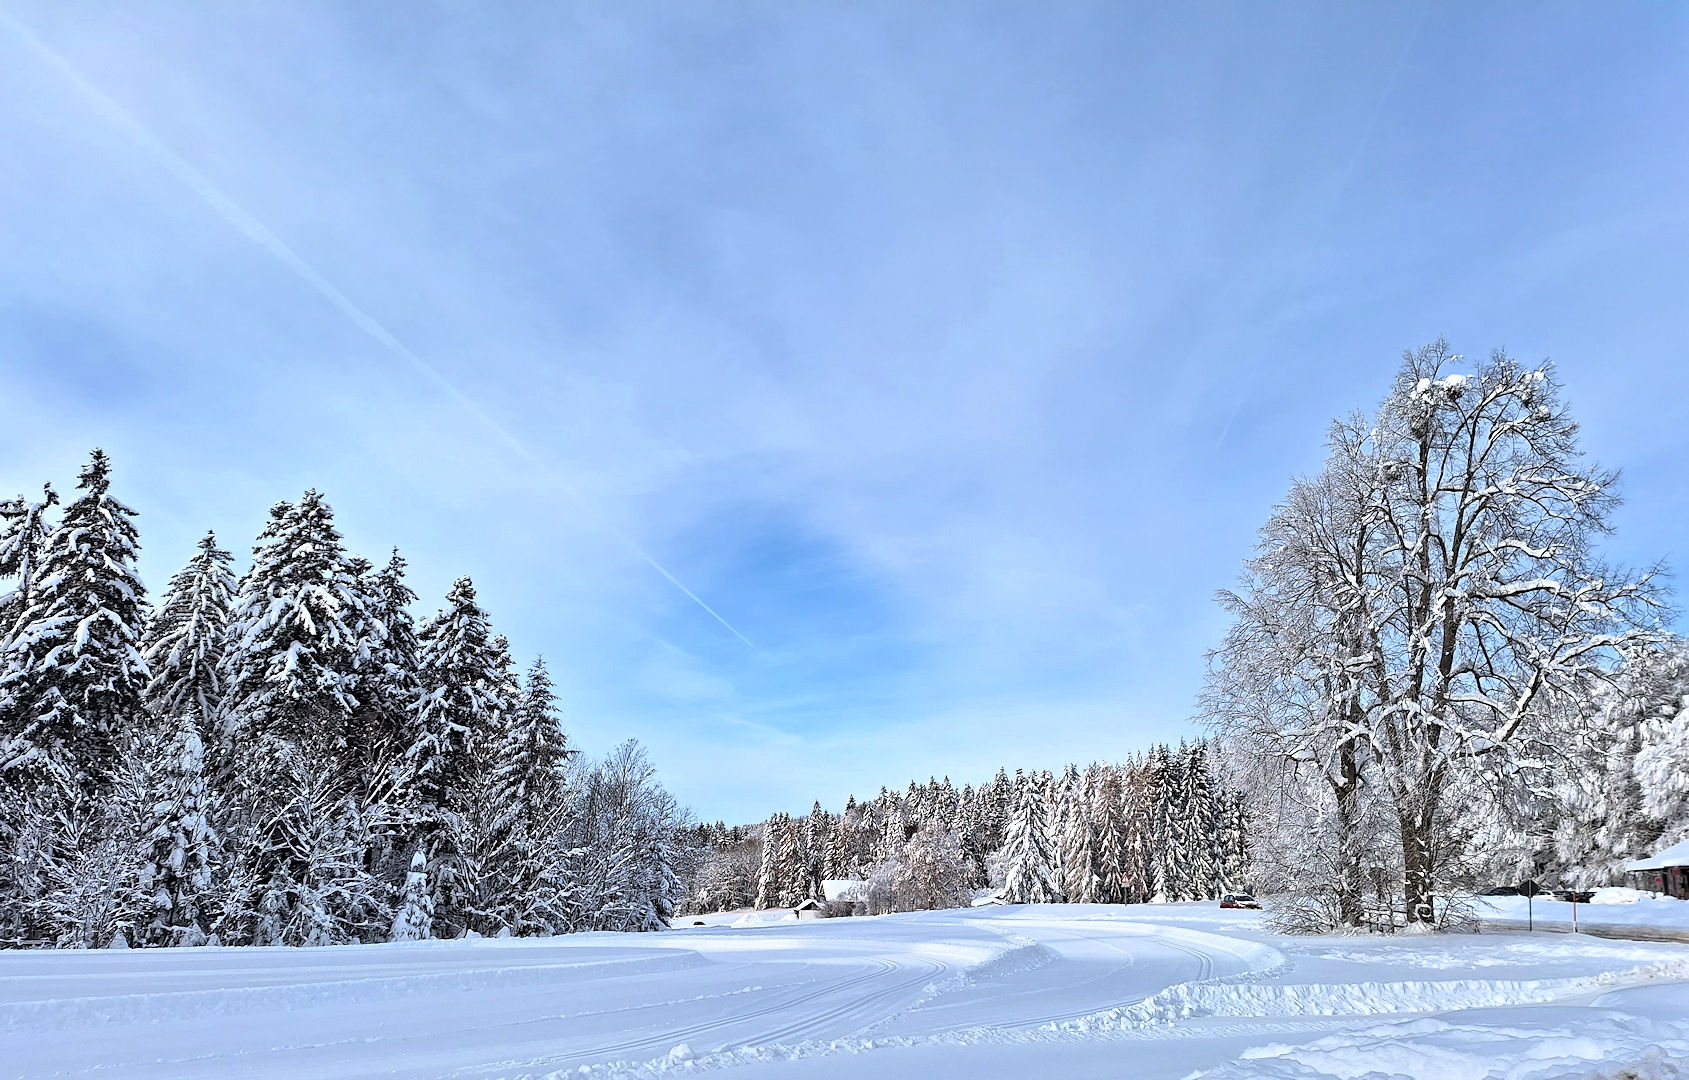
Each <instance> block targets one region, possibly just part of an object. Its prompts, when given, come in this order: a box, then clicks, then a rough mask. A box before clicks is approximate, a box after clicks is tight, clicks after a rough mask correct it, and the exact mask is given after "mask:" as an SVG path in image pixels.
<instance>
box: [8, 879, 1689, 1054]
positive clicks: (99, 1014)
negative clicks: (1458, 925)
mask: <svg viewBox="0 0 1689 1080" xmlns="http://www.w3.org/2000/svg"><path fill="white" fill-rule="evenodd" d="M694 921H701V922H703V923H705V924H706V925H702V926H694V925H692V923H693V922H694ZM1451 1010H1457V1011H1451ZM1686 1062H1689V945H1682V944H1675V943H1664V942H1637V941H1618V940H1608V939H1597V938H1591V937H1582V936H1580V937H1572V936H1570V935H1564V934H1539V935H1526V934H1523V933H1514V932H1505V933H1486V934H1482V935H1462V936H1448V937H1435V936H1424V937H1420V936H1415V937H1405V936H1395V937H1385V936H1353V937H1333V938H1282V937H1276V936H1274V935H1272V934H1270V933H1268V932H1267V931H1266V930H1265V929H1264V927H1263V925H1262V923H1261V921H1260V915H1259V913H1257V912H1246V911H1221V910H1220V909H1218V908H1217V907H1216V906H1214V905H1213V904H1200V905H1199V904H1167V905H1143V906H1137V907H1107V906H1095V905H1093V906H1077V905H1076V906H1063V905H1029V906H1009V907H992V908H972V909H964V910H961V911H944V912H922V913H917V914H909V915H889V916H880V917H876V918H849V919H812V918H804V919H801V920H794V919H793V918H792V914H791V912H790V911H789V910H788V911H782V912H730V913H725V914H723V915H715V916H708V917H704V918H703V919H701V920H692V919H683V920H680V925H679V926H677V928H676V929H675V930H674V931H671V932H666V933H658V934H646V935H618V934H580V935H574V936H570V937H562V938H548V939H538V940H520V939H517V940H513V939H477V940H469V941H425V942H404V943H391V944H385V945H368V946H340V947H334V948H323V949H282V948H273V949H271V948H227V949H224V948H198V949H149V950H139V949H136V950H129V951H123V952H113V951H99V952H9V953H0V1077H13V1076H16V1077H87V1078H96V1077H98V1078H104V1077H123V1078H137V1080H148V1078H162V1077H184V1078H190V1077H225V1076H237V1075H238V1076H243V1077H258V1078H282V1077H286V1078H342V1077H375V1076H382V1077H401V1078H405V1077H408V1078H421V1077H430V1078H434V1077H454V1078H464V1080H468V1078H478V1080H497V1078H516V1077H529V1078H540V1077H555V1078H560V1077H564V1076H571V1077H595V1076H606V1077H614V1076H677V1075H701V1074H704V1073H713V1072H721V1073H729V1074H732V1075H734V1076H736V1077H797V1078H821V1077H840V1078H843V1077H852V1078H855V1077H860V1076H861V1075H863V1073H864V1072H865V1071H871V1072H872V1073H873V1074H874V1075H875V1076H876V1077H881V1078H894V1077H917V1076H918V1077H936V1076H960V1075H967V1076H969V1077H977V1078H980V1080H991V1078H996V1077H1016V1078H1021V1077H1042V1076H1061V1077H1064V1078H1066V1077H1132V1078H1134V1080H1136V1078H1165V1080H1183V1078H1186V1077H1192V1076H1202V1077H1215V1078H1236V1077H1266V1078H1296V1080H1309V1078H1315V1080H1318V1078H1346V1080H1359V1078H1361V1077H1366V1078H1367V1080H1378V1078H1385V1077H1388V1078H1393V1077H1415V1078H1418V1077H1425V1078H1443V1077H1448V1078H1451V1080H1461V1078H1468V1077H1470V1078H1474V1080H1476V1078H1480V1077H1505V1078H1512V1080H1572V1078H1579V1080H1582V1078H1585V1077H1615V1078H1616V1077H1619V1076H1628V1077H1633V1078H1637V1080H1652V1078H1662V1080H1663V1078H1676V1080H1689V1065H1686V1064H1685V1063H1686ZM1625 1070H1629V1071H1628V1072H1626V1071H1625Z"/></svg>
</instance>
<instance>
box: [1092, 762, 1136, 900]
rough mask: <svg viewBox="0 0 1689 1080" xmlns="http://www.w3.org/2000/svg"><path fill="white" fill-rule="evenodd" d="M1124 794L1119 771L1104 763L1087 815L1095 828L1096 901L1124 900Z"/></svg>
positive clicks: (1126, 890)
mask: <svg viewBox="0 0 1689 1080" xmlns="http://www.w3.org/2000/svg"><path fill="white" fill-rule="evenodd" d="M1124 803H1125V793H1124V792H1123V791H1122V789H1121V783H1120V770H1119V769H1117V768H1115V767H1114V766H1112V765H1104V766H1103V767H1102V768H1101V769H1100V770H1098V773H1097V779H1096V784H1095V786H1094V787H1093V788H1092V791H1091V799H1090V816H1091V822H1092V825H1093V827H1094V828H1095V830H1096V875H1097V902H1098V903H1101V904H1124V903H1127V902H1128V897H1129V895H1130V894H1129V891H1128V888H1127V866H1126V846H1127V845H1126V830H1125V821H1124V817H1125V806H1124Z"/></svg>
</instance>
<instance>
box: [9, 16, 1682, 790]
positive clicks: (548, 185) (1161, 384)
mask: <svg viewBox="0 0 1689 1080" xmlns="http://www.w3.org/2000/svg"><path fill="white" fill-rule="evenodd" d="M1686 36H1689V31H1686V23H1685V17H1684V16H1683V15H1682V14H1681V13H1678V12H1675V11H1672V10H1669V9H1636V10H1632V11H1628V12H1625V13H1622V14H1615V13H1613V12H1611V11H1610V10H1607V11H1605V12H1603V13H1602V14H1601V15H1600V16H1599V17H1597V16H1596V15H1595V14H1594V13H1591V14H1589V15H1588V16H1587V17H1586V16H1585V15H1583V14H1580V13H1578V12H1576V11H1571V12H1569V13H1568V14H1567V16H1566V17H1565V18H1563V19H1558V20H1556V21H1555V22H1554V23H1553V24H1552V25H1550V24H1548V23H1547V22H1546V21H1543V22H1536V23H1533V22H1529V21H1527V20H1523V19H1520V18H1516V17H1510V16H1507V15H1506V14H1505V13H1499V12H1484V11H1468V10H1464V9H1461V8H1456V7H1441V6H1436V5H1426V6H1421V7H1415V8H1403V9H1366V10H1362V9H1327V10H1323V11H1314V10H1289V9H1286V10H1269V9H1254V8H1238V7H1212V8H1211V7H1204V6H1201V5H1193V6H1188V7H1181V8H1180V9H1178V10H1168V11H1130V10H1125V9H1121V8H1119V7H1118V6H1117V5H1094V6H1093V5H1073V6H1069V7H1066V8H1063V9H1060V10H1058V11H1054V12H1052V11H1038V12H1034V11H1033V10H1031V9H1030V8H1016V7H1013V6H1008V5H1002V6H997V5H987V6H980V5H956V6H949V5H919V6H914V7H911V6H908V5H884V6H876V5H868V6H862V7H857V8H853V9H850V10H845V9H825V8H814V7H809V8H798V9H794V8H790V7H789V6H783V5H767V6H758V5H749V6H739V7H735V8H720V7H695V8H686V9H677V8H674V7H673V6H672V5H669V6H662V5H637V4H636V5H624V6H618V7H616V8H614V9H609V8H602V7H599V6H595V5H579V6H568V5H546V6H544V7H539V8H515V9H507V10H501V11H498V12H492V11H490V10H489V9H485V8H482V7H479V6H473V7H462V6H456V5H440V6H435V7H426V8H420V9H419V8H415V7H413V6H405V7H402V8H401V7H399V6H386V5H379V4H372V5H359V6H357V7H355V8H344V7H341V6H335V5H314V4H303V5H288V6H285V7H284V8H276V7H275V6H274V5H270V6H259V5H255V6H250V7H235V8H229V9H225V10H224V11H223V12H221V13H220V14H219V17H218V18H216V19H211V18H210V17H208V16H207V15H206V13H205V12H204V10H203V8H202V7H200V6H197V5H191V4H184V5H176V6H173V5H157V6H152V7H149V9H147V11H145V12H141V11H139V10H132V9H128V8H123V7H115V8H110V9H106V10H103V11H95V10H92V9H87V8H66V7H63V6H62V5H50V4H42V3H27V2H22V3H20V2H16V0H11V2H7V3H5V7H4V16H3V17H0V142H3V144H4V145H5V146H6V147H7V148H8V153H7V154H6V155H4V158H3V160H0V184H3V185H4V188H5V190H6V192H7V195H8V197H7V198H6V199H4V200H0V245H3V247H4V250H5V251H6V252H7V258H6V259H3V260H0V290H3V292H0V355H3V356H5V357H6V360H5V361H4V362H3V363H0V393H3V394H4V396H5V399H6V401H7V403H8V410H7V412H8V416H9V417H10V418H11V420H12V422H11V423H9V424H7V425H4V427H3V429H0V483H3V484H4V487H5V489H6V490H12V489H17V490H32V489H34V488H36V487H37V486H38V485H39V483H40V482H41V481H42V480H44V479H47V478H53V479H55V480H56V481H58V482H60V483H61V484H63V483H65V482H66V481H67V479H69V478H71V477H73V476H74V471H75V468H76V465H77V463H78V461H79V460H80V458H81V456H82V455H83V454H84V453H86V450H87V448H88V447H89V446H91V445H95V444H101V445H105V446H106V447H107V448H108V449H109V450H111V451H112V452H113V454H114V456H115V457H116V460H117V464H118V468H119V484H120V489H121V490H122V492H123V493H124V494H125V496H126V497H127V498H128V500H129V501H130V502H132V503H133V504H135V505H136V506H137V507H138V508H139V509H140V510H141V512H142V515H143V518H142V526H143V542H144V544H145V548H146V550H145V553H144V556H143V558H144V563H143V569H144V571H145V576H146V577H147V579H148V580H149V581H150V582H152V583H153V585H154V587H155V588H156V587H157V586H159V585H160V584H162V582H163V581H164V579H165V578H166V577H167V576H168V574H169V573H170V571H171V570H172V569H173V568H174V566H175V565H176V564H178V563H179V562H180V561H181V560H182V559H184V558H185V557H186V555H187V554H188V552H189V551H190V550H191V545H192V542H193V540H194V539H195V538H196V537H197V535H198V534H199V533H200V532H201V531H202V530H203V529H204V528H206V527H208V526H211V527H215V528H216V529H217V530H218V531H219V534H220V535H221V536H223V537H224V539H225V541H226V542H228V543H229V544H230V545H231V546H233V547H235V548H236V549H237V550H240V549H242V548H243V547H244V545H245V544H246V543H247V542H248V538H249V537H251V536H252V535H254V534H255V533H256V531H257V529H258V527H259V526H260V525H261V523H262V520H263V514H264V510H265V508H266V507H267V506H268V504H269V503H270V502H272V501H274V500H275V499H278V498H288V497H293V496H295V495H297V494H298V492H299V490H301V489H303V488H304V487H306V486H315V487H318V488H321V489H322V490H324V491H325V492H327V493H328V495H329V497H330V499H331V501H332V503H333V504H334V505H335V507H336V509H337V511H338V513H339V520H340V522H341V524H342V526H343V527H344V529H345V530H346V532H347V535H348V539H349V542H350V543H351V544H352V545H353V546H354V547H355V548H357V549H358V550H360V551H364V552H366V553H369V554H372V555H378V554H380V553H381V552H383V551H385V550H386V548H387V547H388V546H390V545H393V544H397V545H398V546H399V547H400V548H401V549H402V550H403V551H404V552H405V554H406V555H407V557H409V558H410V560H411V562H412V566H413V573H414V583H415V585H416V586H417V588H418V590H419V591H420V592H421V593H422V594H423V595H424V597H425V603H429V604H432V603H434V602H437V599H438V597H439V596H441V595H443V593H444V590H445V587H446V585H447V583H449V581H450V579H451V578H452V577H453V576H455V575H457V574H460V573H469V574H471V575H472V576H474V577H475V579H476V581H477V584H478V586H479V587H480V591H481V595H482V597H483V599H484V600H485V602H486V603H487V604H488V606H489V607H490V608H491V609H492V611H493V615H494V618H495V621H496V623H497V625H498V626H499V627H500V628H501V629H503V630H505V631H506V632H507V633H508V634H509V635H510V637H511V639H512V641H513V643H514V644H515V646H516V649H517V651H518V652H519V653H520V654H522V655H523V656H527V655H530V654H532V653H536V652H543V653H544V654H545V655H546V657H547V659H548V662H550V663H551V664H552V665H553V667H554V668H555V670H556V671H557V674H558V677H559V683H560V687H561V689H562V691H563V694H564V698H565V705H566V712H567V716H568V720H569V724H570V727H571V732H572V735H573V737H574V738H575V740H576V742H577V744H578V745H581V746H583V747H585V748H587V749H589V750H592V751H598V750H602V749H604V748H606V747H607V746H608V745H609V744H610V743H612V742H613V741H615V740H617V739H620V738H623V737H626V736H630V735H632V736H637V737H639V738H641V739H642V740H644V741H646V742H648V743H649V744H651V746H652V748H653V751H654V754H655V757H656V760H657V762H658V764H659V765H660V766H661V767H662V769H663V770H664V774H665V776H666V777H667V778H668V779H669V780H670V782H671V783H672V784H673V786H674V787H675V788H676V790H677V792H678V793H679V794H680V795H681V796H682V798H683V799H685V800H686V801H687V802H689V803H690V804H691V805H692V806H693V807H694V808H695V809H696V810H697V811H698V812H699V813H700V814H703V815H705V816H708V817H711V818H713V817H717V816H720V817H725V818H728V819H730V820H737V819H748V818H752V817H761V816H763V815H764V814H766V813H767V812H768V811H770V810H773V809H786V810H793V811H798V810H802V809H804V808H806V807H807V806H808V804H809V801H810V800H811V799H813V798H816V797H820V798H822V799H823V800H826V801H829V802H838V801H842V800H843V798H844V796H845V795H846V794H847V793H849V792H855V793H857V794H859V795H860V794H870V793H872V792H873V791H876V790H877V789H878V788H879V786H880V785H881V784H890V785H899V786H901V785H902V784H903V783H904V782H906V781H907V780H908V779H910V778H911V777H921V778H924V777H925V776H926V775H927V774H929V773H944V772H949V773H951V774H952V775H953V776H954V778H955V779H956V780H957V781H958V782H961V781H964V780H977V779H980V778H982V777H983V776H984V775H985V774H987V773H989V772H990V771H992V770H994V768H995V767H996V766H997V765H998V764H1007V765H1009V766H1010V767H1014V766H1016V765H1023V766H1027V767H1044V766H1053V765H1057V764H1060V763H1061V761H1063V760H1067V759H1069V758H1073V759H1083V758H1089V757H1095V756H1109V757H1114V756H1119V755H1122V754H1125V753H1129V752H1131V751H1132V750H1134V749H1137V748H1140V747H1142V746H1143V745H1144V744H1146V743H1147V742H1149V741H1151V740H1154V739H1177V738H1179V737H1182V736H1188V735H1191V734H1194V730H1195V729H1193V728H1191V727H1190V726H1189V725H1188V724H1187V722H1186V719H1187V717H1188V716H1189V713H1190V709H1191V703H1192V699H1193V697H1194V693H1195V691H1196V689H1197V686H1198V684H1199V681H1200V678H1201V672H1202V652H1203V650H1204V649H1205V648H1206V647H1208V646H1210V645H1212V644H1213V643H1214V641H1215V639H1216V637H1217V635H1218V633H1219V631H1220V628H1221V626H1222V622H1221V618H1220V615H1219V613H1218V612H1217V611H1216V610H1215V608H1214V606H1213V604H1212V603H1211V600H1210V597H1211V595H1212V593H1213V591H1214V589H1216V588H1217V587H1220V586H1222V585H1225V584H1227V583H1229V582H1230V581H1231V580H1232V578H1233V577H1234V575H1235V572H1236V568H1237V565H1238V562H1239V560H1240V559H1241V558H1242V557H1243V556H1244V555H1245V554H1246V553H1247V550H1248V547H1249V544H1250V542H1251V538H1252V533H1253V530H1254V528H1255V527H1256V526H1257V525H1258V524H1259V522H1260V520H1261V519H1262V517H1263V516H1264V515H1265V513H1266V512H1267V510H1268V508H1269V507H1270V506H1271V504H1272V502H1273V500H1274V499H1275V498H1276V497H1277V496H1278V495H1279V494H1280V493H1282V491H1283V489H1284V485H1285V483H1286V481H1287V480H1288V478H1289V477H1290V476H1291V475H1293V474H1295V473H1297V472H1300V471H1306V470H1308V469H1310V468H1313V467H1315V466H1316V465H1317V463H1318V460H1319V455H1320V439H1321V436H1322V434H1323V430H1324V427H1325V424H1326V423H1327V422H1328V420H1329V419H1330V418H1331V417H1332V416H1334V415H1337V414H1339V413H1342V412H1345V411H1347V410H1349V409H1352V408H1357V407H1365V406H1366V405H1368V404H1370V403H1371V402H1372V401H1373V400H1375V399H1376V397H1377V396H1378V394H1380V393H1381V392H1382V390H1383V388H1384V387H1385V385H1386V383H1387V381H1388V378H1389V375H1390V372H1391V369H1392V368H1393V366H1394V363H1395V358H1396V356H1397V354H1398V353H1399V351H1400V350H1401V349H1402V348H1405V347H1408V346H1412V345H1415V344H1417V343H1420V342H1422V341H1424V340H1427V339H1429V338H1431V337H1434V336H1436V335H1437V334H1439V333H1442V334H1446V335H1448V336H1449V338H1450V339H1451V341H1453V342H1454V344H1455V345H1456V347H1457V348H1460V349H1464V350H1467V351H1478V350H1483V349H1488V348H1490V347H1492V346H1495V345H1504V346H1507V347H1508V348H1510V349H1511V350H1512V351H1513V352H1515V353H1516V354H1518V355H1521V356H1525V357H1529V358H1538V357H1542V356H1553V357H1554V358H1555V359H1556V360H1557V362H1558V363H1559V367H1560V371H1561V375H1562V378H1563V379H1564V381H1565V382H1566V384H1567V386H1568V393H1569V395H1570V397H1571V400H1572V401H1573V403H1574V406H1575V407H1576V408H1577V410H1578V412H1579V415H1580V416H1581V417H1582V418H1583V419H1584V420H1585V431H1586V438H1587V440H1588V443H1589V445H1590V447H1591V449H1592V450H1593V451H1594V452H1595V453H1596V454H1597V456H1599V457H1601V458H1602V459H1603V460H1604V461H1608V462H1610V463H1612V464H1617V465H1621V466H1625V467H1626V469H1627V493H1628V495H1629V497H1630V498H1629V502H1628V504H1627V506H1626V509H1625V510H1624V511H1623V514H1622V516H1621V520H1620V523H1619V524H1620V529H1619V531H1618V533H1617V534H1616V535H1615V537H1614V538H1613V549H1614V555H1615V557H1617V558H1621V559H1624V560H1626V561H1648V560H1651V559H1653V558H1655V557H1658V556H1661V555H1670V554H1671V538H1672V537H1673V536H1674V535H1676V534H1678V533H1680V532H1681V526H1682V520H1681V515H1682V511H1681V507H1682V506H1683V505H1685V503H1684V500H1683V497H1682V496H1683V495H1684V494H1685V493H1684V491H1683V488H1682V485H1683V481H1682V480H1681V479H1679V475H1680V472H1681V470H1680V469H1677V468H1675V467H1674V466H1673V464H1672V463H1674V462H1678V461H1681V456H1682V453H1683V451H1684V449H1685V447H1684V445H1683V444H1684V439H1685V436H1684V435H1683V434H1682V432H1684V431H1685V430H1689V426H1686V425H1685V424H1684V423H1683V421H1684V419H1685V417H1684V416H1683V415H1682V414H1683V411H1684V408H1685V406H1684V405H1682V404H1681V403H1682V402H1684V401H1686V400H1689V395H1686V394H1685V393H1684V391H1686V390H1689V386H1685V385H1684V384H1685V380H1686V379H1689V376H1686V375H1685V368H1686V367H1689V365H1683V364H1682V363H1681V357H1680V355H1679V354H1680V351H1681V349H1680V345H1679V343H1680V342H1681V341H1683V340H1685V339H1686V335H1685V331H1689V325H1686V321H1689V314H1686V313H1685V310H1684V308H1683V305H1682V304H1681V296H1680V295H1679V294H1680V293H1681V284H1682V282H1683V281H1685V280H1689V255H1686V254H1685V252H1689V243H1685V242H1684V241H1685V240H1689V235H1686V234H1689V221H1686V215H1685V211H1684V209H1683V206H1682V200H1681V197H1680V194H1679V193H1680V192H1681V190H1683V189H1684V186H1685V185H1684V181H1685V180H1686V179H1689V176H1686V173H1689V134H1686V133H1685V130H1684V124H1683V121H1682V118H1681V114H1680V111H1679V110H1678V109H1677V108H1676V105H1675V103H1676V102H1679V101H1681V100H1682V99H1683V98H1684V96H1685V91H1686V90H1689V76H1686V72H1685V60H1684V56H1685V55H1689V53H1686V52H1685V50H1683V49H1682V47H1681V46H1682V44H1683V43H1684V41H1685V38H1686ZM79 80H81V85H79ZM1544 117H1552V118H1553V120H1552V122H1548V121H1545V120H1544V119H1543V118H1544ZM254 240H257V241H258V242H257V243H255V242H254ZM431 373H432V374H431ZM435 375H437V376H438V378H435V377H434V376H435ZM1638 386H1646V387H1648V389H1649V392H1648V398H1649V402H1650V404H1649V411H1648V416H1649V420H1650V422H1649V423H1646V424H1638V423H1636V422H1634V416H1635V410H1636V394H1637V389H1636V388H1637V387H1638ZM500 433H503V435H501V434H500ZM659 571H661V572H659ZM664 573H666V574H668V575H670V577H671V578H672V580H669V579H666V578H665V576H664ZM677 585H680V586H681V587H680V588H677V587H676V586H677ZM682 590H684V592H683V591H682ZM688 593H689V594H691V596H692V597H693V598H695V599H696V601H697V602H694V599H692V598H689V597H688V595H687V594H688ZM711 614H718V615H719V619H720V620H721V621H717V620H716V619H713V618H711ZM729 627H731V628H732V629H733V630H734V631H736V632H737V634H738V635H742V636H736V634H735V633H734V632H730V631H729ZM752 643H754V644H752Z"/></svg>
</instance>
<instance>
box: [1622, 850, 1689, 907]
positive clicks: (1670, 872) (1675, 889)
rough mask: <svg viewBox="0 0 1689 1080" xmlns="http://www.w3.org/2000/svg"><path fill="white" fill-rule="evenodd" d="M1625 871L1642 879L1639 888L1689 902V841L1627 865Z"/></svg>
mask: <svg viewBox="0 0 1689 1080" xmlns="http://www.w3.org/2000/svg"><path fill="white" fill-rule="evenodd" d="M1625 871H1626V872H1627V873H1631V874H1635V875H1636V876H1637V877H1638V878H1639V879H1640V881H1639V882H1638V887H1639V888H1643V889H1648V890H1650V891H1652V892H1658V893H1665V894H1666V895H1667V896H1675V897H1677V898H1678V899H1679V900H1689V840H1684V841H1682V842H1681V843H1677V844H1673V845H1672V846H1671V847H1668V848H1666V849H1665V850H1664V851H1658V852H1655V853H1654V854H1653V855H1650V856H1649V857H1648V858H1646V859H1638V860H1636V861H1635V862H1633V863H1626V864H1625Z"/></svg>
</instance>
